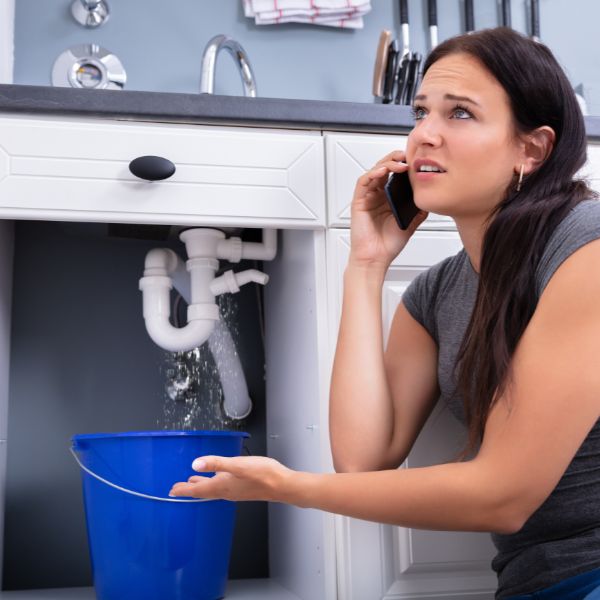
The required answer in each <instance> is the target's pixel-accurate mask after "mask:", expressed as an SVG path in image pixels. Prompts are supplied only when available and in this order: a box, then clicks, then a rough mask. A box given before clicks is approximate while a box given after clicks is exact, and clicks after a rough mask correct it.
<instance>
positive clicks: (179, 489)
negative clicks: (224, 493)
mask: <svg viewBox="0 0 600 600" xmlns="http://www.w3.org/2000/svg"><path fill="white" fill-rule="evenodd" d="M198 479H203V480H204V481H208V482H210V481H211V480H210V479H208V478H207V477H199V478H198ZM169 496H170V497H171V498H179V497H184V498H217V497H218V494H215V493H214V492H212V493H211V489H210V487H209V486H203V485H201V482H194V483H186V482H184V481H180V482H178V483H176V484H175V485H173V487H172V488H171V491H170V492H169Z"/></svg>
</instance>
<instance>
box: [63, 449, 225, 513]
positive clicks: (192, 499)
mask: <svg viewBox="0 0 600 600" xmlns="http://www.w3.org/2000/svg"><path fill="white" fill-rule="evenodd" d="M69 450H70V451H71V454H72V455H73V458H75V461H76V462H77V464H78V465H79V466H80V467H81V468H82V469H83V470H84V471H85V472H86V473H87V474H88V475H91V476H92V477H95V478H96V479H97V480H98V481H101V482H102V483H105V484H106V485H109V486H110V487H113V488H115V489H116V490H119V491H121V492H125V493H126V494H131V495H132V496H140V498H147V499H149V500H160V501H161V502H179V503H180V504H189V503H192V502H212V501H213V500H216V498H190V499H184V498H161V497H160V496H149V495H148V494H142V493H141V492H134V491H133V490H128V489H126V488H124V487H121V486H120V485H116V484H115V483H111V482H110V481H108V480H107V479H104V478H103V477H100V475H97V474H96V473H94V472H93V471H90V470H89V469H88V468H87V467H86V466H85V465H83V464H82V463H81V461H80V460H79V457H78V456H77V454H76V453H75V450H73V448H69Z"/></svg>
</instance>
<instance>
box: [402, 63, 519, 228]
mask: <svg viewBox="0 0 600 600" xmlns="http://www.w3.org/2000/svg"><path fill="white" fill-rule="evenodd" d="M414 109H415V127H414V129H413V130H412V132H411V133H410V135H409V137H408V144H407V149H406V158H407V162H408V164H409V166H410V169H409V176H410V181H411V184H412V186H413V189H414V195H415V202H416V204H417V205H418V206H419V208H421V209H423V210H426V211H431V212H435V213H438V214H442V215H449V216H451V217H457V218H460V217H483V218H485V217H487V215H488V214H489V213H490V212H491V210H493V208H494V207H495V206H496V205H497V204H498V203H499V202H500V201H501V200H502V199H503V198H504V195H505V192H506V189H507V187H508V186H509V184H510V183H511V181H512V179H513V177H514V173H515V168H518V166H519V162H520V161H519V156H520V155H519V146H518V142H517V138H516V136H515V133H514V131H515V130H514V125H513V118H512V113H511V109H510V106H509V100H508V96H507V95H506V92H505V91H504V89H503V88H502V86H501V85H500V84H499V83H498V81H497V80H496V79H495V78H494V77H493V76H492V75H491V74H490V73H489V71H487V70H486V69H485V68H484V67H483V66H482V65H481V64H480V63H479V62H478V61H477V60H476V59H475V58H473V57H471V56H470V55H468V54H452V55H450V56H446V57H445V58H442V59H440V60H438V61H437V62H435V63H434V64H433V65H432V66H431V67H430V69H429V70H428V71H427V73H426V74H425V77H424V78H423V82H422V84H421V86H420V88H419V90H418V92H417V95H416V97H415V102H414ZM432 163H434V164H432ZM428 165H430V166H433V167H435V166H437V167H440V168H441V169H442V170H443V172H441V173H436V172H423V171H422V169H423V168H425V169H427V168H428Z"/></svg>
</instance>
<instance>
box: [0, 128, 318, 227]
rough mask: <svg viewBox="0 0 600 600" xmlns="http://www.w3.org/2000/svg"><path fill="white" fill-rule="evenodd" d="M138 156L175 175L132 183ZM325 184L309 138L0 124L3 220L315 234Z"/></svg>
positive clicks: (235, 130)
mask: <svg viewBox="0 0 600 600" xmlns="http://www.w3.org/2000/svg"><path fill="white" fill-rule="evenodd" d="M146 155H156V156H162V157H164V158H167V159H168V160H170V161H171V162H173V163H174V164H175V166H176V171H175V173H174V174H173V175H172V176H171V177H170V178H169V179H166V180H163V181H154V182H148V181H143V180H141V179H138V178H137V177H136V176H134V175H133V174H132V173H131V172H130V171H129V168H128V167H129V163H130V161H131V160H133V159H134V158H137V157H139V156H146ZM324 180H325V175H324V162H323V141H322V138H321V137H320V136H319V135H318V134H316V133H309V132H306V133H291V132H272V131H257V130H252V129H244V128H217V127H214V128H213V127H205V126H188V125H174V124H169V125H163V124H148V123H144V124H140V123H130V122H114V121H93V120H90V119H88V120H85V121H83V120H71V119H53V120H52V119H48V120H44V119H34V118H14V117H11V118H2V119H0V198H1V200H0V216H4V217H16V218H31V219H36V218H46V219H53V218H54V219H67V220H79V221H111V220H112V221H119V222H129V221H134V222H156V223H166V224H168V223H180V224H188V223H189V224H194V223H201V224H220V223H222V224H228V223H232V224H233V223H235V225H236V226H253V227H254V226H261V225H270V226H276V225H280V224H281V225H285V226H286V227H289V228H321V227H323V226H324V225H325V194H324ZM199 217H201V221H200V220H199Z"/></svg>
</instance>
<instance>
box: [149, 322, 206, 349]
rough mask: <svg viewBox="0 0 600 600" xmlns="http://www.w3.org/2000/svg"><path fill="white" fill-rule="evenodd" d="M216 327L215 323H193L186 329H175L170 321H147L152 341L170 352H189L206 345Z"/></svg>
mask: <svg viewBox="0 0 600 600" xmlns="http://www.w3.org/2000/svg"><path fill="white" fill-rule="evenodd" d="M214 327H215V321H212V320H210V319H202V320H200V321H191V322H189V323H188V324H187V325H186V326H185V327H173V325H171V323H169V320H168V319H165V318H164V317H154V318H150V319H146V330H147V331H148V335H149V336H150V337H151V338H152V340H153V341H154V342H155V343H156V344H158V345H159V346H160V347H161V348H164V349H165V350H168V351H169V352H188V351H189V350H193V349H194V348H197V347H198V346H201V345H202V344H204V342H205V341H206V340H207V339H208V338H209V336H210V334H211V333H212V331H213V329H214Z"/></svg>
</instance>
